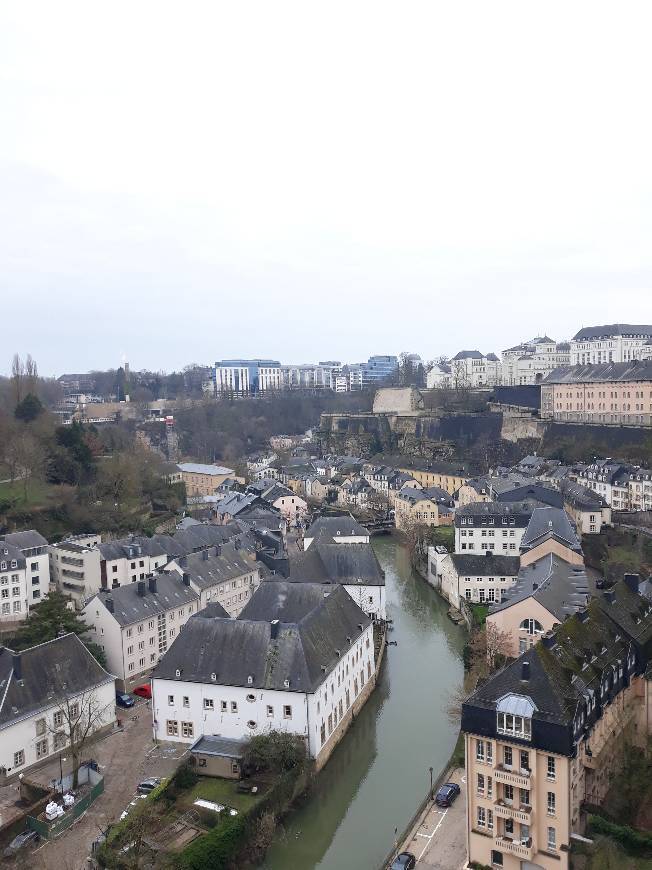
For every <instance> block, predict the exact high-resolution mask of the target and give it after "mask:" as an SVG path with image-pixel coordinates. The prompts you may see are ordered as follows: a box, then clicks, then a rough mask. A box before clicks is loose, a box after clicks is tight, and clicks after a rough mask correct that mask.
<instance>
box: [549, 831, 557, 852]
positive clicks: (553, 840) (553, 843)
mask: <svg viewBox="0 0 652 870" xmlns="http://www.w3.org/2000/svg"><path fill="white" fill-rule="evenodd" d="M548 848H549V849H550V851H551V852H554V851H555V850H556V848H557V831H556V830H555V829H554V828H548Z"/></svg>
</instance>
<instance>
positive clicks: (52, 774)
mask: <svg viewBox="0 0 652 870" xmlns="http://www.w3.org/2000/svg"><path fill="white" fill-rule="evenodd" d="M118 717H119V718H120V719H121V720H122V724H123V728H122V729H121V730H116V731H114V732H113V733H112V734H110V735H108V736H107V737H104V738H103V739H101V740H99V741H98V742H97V743H96V744H93V745H91V746H89V748H88V753H87V754H88V756H89V757H93V758H94V759H95V760H96V761H97V762H98V764H99V766H100V772H101V773H102V774H103V775H104V794H102V795H101V797H99V798H98V799H97V800H96V801H95V803H94V804H93V805H92V806H91V807H90V808H89V810H88V812H86V813H85V814H84V815H83V816H81V817H80V818H79V820H78V821H77V822H76V823H75V824H74V825H73V826H72V827H71V828H70V829H69V830H68V831H66V833H64V834H62V835H61V836H60V837H59V838H58V839H56V840H53V841H51V842H45V843H41V844H40V845H39V846H38V847H37V848H36V849H35V850H34V851H32V852H29V853H26V854H25V855H24V856H21V865H20V866H22V867H26V868H27V867H29V868H38V870H82V868H86V867H87V866H88V864H87V860H86V859H87V857H88V855H89V854H90V851H91V844H92V843H93V841H94V840H95V839H97V837H99V836H100V834H101V833H102V832H103V831H104V830H106V827H107V825H109V824H110V823H111V822H115V821H117V820H118V819H119V818H120V814H121V813H122V811H123V810H124V809H125V807H126V806H127V805H128V803H129V801H131V800H132V799H133V797H134V795H135V793H136V787H137V785H138V783H139V782H140V781H141V780H143V779H145V778H147V777H149V776H161V777H163V776H169V775H170V774H172V773H173V772H174V771H175V770H176V768H177V766H178V764H179V761H180V758H181V757H182V756H183V754H184V748H183V747H172V748H170V747H166V746H165V745H163V746H160V747H155V746H154V744H153V743H152V714H151V710H150V709H149V706H148V704H147V702H145V701H140V702H139V703H138V704H137V705H136V707H134V708H133V709H131V710H122V709H119V711H118ZM63 769H64V773H67V772H68V767H67V765H66V764H65V763H64V765H63ZM58 777H59V762H58V760H57V761H54V762H52V763H51V764H48V765H46V766H45V767H42V768H40V770H37V771H35V772H34V774H33V776H32V778H33V779H34V780H36V781H37V782H40V783H43V785H50V784H51V782H52V780H53V779H58Z"/></svg>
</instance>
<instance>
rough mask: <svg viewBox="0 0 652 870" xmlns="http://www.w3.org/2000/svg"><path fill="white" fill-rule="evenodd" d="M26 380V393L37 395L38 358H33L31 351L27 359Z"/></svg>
mask: <svg viewBox="0 0 652 870" xmlns="http://www.w3.org/2000/svg"><path fill="white" fill-rule="evenodd" d="M24 381H25V394H26V395H27V394H28V393H31V394H32V395H33V396H36V395H37V394H38V368H37V366H36V360H35V359H33V358H32V355H31V353H28V354H27V358H26V359H25V371H24Z"/></svg>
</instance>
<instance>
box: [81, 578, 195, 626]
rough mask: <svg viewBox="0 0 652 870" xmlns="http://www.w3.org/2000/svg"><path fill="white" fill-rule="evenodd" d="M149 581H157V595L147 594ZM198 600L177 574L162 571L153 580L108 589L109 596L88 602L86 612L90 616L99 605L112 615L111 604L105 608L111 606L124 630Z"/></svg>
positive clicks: (105, 593)
mask: <svg viewBox="0 0 652 870" xmlns="http://www.w3.org/2000/svg"><path fill="white" fill-rule="evenodd" d="M150 579H154V580H155V581H156V592H152V591H151V590H150ZM143 585H144V586H145V591H144V594H143V595H141V594H140V593H139V588H140V589H141V590H142V586H143ZM198 600H199V599H198V596H197V593H196V592H194V591H193V590H192V589H191V588H190V586H186V585H185V584H184V582H183V580H182V578H181V575H180V574H179V573H178V572H177V571H162V572H160V573H159V574H156V575H155V576H154V577H153V578H148V579H147V580H140V581H138V582H137V583H127V584H125V585H124V586H118V587H117V588H116V589H111V590H110V592H104V591H102V592H100V593H99V594H98V595H94V596H93V598H91V600H90V601H89V602H88V604H87V605H86V609H88V611H89V612H90V611H91V610H92V609H93V607H95V606H96V604H97V603H98V602H102V604H103V605H104V606H105V607H106V608H107V610H109V612H111V611H110V607H111V604H110V603H109V605H108V606H107V601H108V602H112V604H113V617H114V619H115V620H116V622H117V623H118V624H119V625H122V626H125V625H132V624H133V623H134V622H140V621H141V620H142V619H149V618H152V617H154V616H156V615H157V614H158V613H164V612H166V611H168V610H171V609H172V608H173V607H184V606H185V605H187V604H191V603H193V602H195V601H198Z"/></svg>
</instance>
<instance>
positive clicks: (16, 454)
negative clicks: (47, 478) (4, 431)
mask: <svg viewBox="0 0 652 870" xmlns="http://www.w3.org/2000/svg"><path fill="white" fill-rule="evenodd" d="M10 455H11V457H12V462H13V463H14V464H13V465H10V468H12V475H15V474H16V471H18V472H19V473H20V476H21V477H22V480H23V496H24V498H25V501H27V490H28V487H29V483H30V480H31V481H35V480H39V479H41V478H42V477H43V474H44V472H45V466H46V462H47V456H46V453H45V450H44V449H43V447H42V446H41V444H40V443H39V442H38V441H37V440H36V438H34V436H33V435H30V433H29V432H24V433H22V434H21V435H20V437H17V438H14V440H13V445H12V452H11V454H10Z"/></svg>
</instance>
